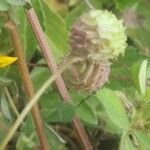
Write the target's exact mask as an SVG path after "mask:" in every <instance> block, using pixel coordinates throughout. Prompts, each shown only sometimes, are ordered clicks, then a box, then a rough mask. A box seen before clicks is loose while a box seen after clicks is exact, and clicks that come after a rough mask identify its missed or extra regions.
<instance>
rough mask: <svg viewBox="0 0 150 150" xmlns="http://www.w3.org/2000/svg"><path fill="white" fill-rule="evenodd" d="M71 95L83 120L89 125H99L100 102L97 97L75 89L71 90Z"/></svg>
mask: <svg viewBox="0 0 150 150" xmlns="http://www.w3.org/2000/svg"><path fill="white" fill-rule="evenodd" d="M71 97H72V101H73V103H74V105H76V106H77V107H76V111H77V114H78V116H79V117H80V118H81V120H83V121H84V123H87V124H88V125H97V124H98V117H97V110H96V105H98V103H99V102H97V99H96V98H95V97H89V95H87V94H85V93H79V92H75V91H72V92H71ZM88 97H89V98H88Z"/></svg>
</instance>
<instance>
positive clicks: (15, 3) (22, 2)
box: [6, 0, 25, 6]
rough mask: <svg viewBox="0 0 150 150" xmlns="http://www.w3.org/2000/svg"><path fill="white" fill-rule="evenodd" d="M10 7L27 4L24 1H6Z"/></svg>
mask: <svg viewBox="0 0 150 150" xmlns="http://www.w3.org/2000/svg"><path fill="white" fill-rule="evenodd" d="M6 1H7V2H8V3H9V4H10V5H16V6H23V5H24V4H25V1H24V0H6Z"/></svg>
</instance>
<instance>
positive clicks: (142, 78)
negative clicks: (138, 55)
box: [139, 60, 148, 95]
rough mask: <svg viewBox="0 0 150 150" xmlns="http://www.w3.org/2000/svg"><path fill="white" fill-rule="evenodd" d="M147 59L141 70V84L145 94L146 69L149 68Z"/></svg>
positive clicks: (142, 91)
mask: <svg viewBox="0 0 150 150" xmlns="http://www.w3.org/2000/svg"><path fill="white" fill-rule="evenodd" d="M147 63H148V61H147V60H144V61H143V62H142V64H141V67H140V71H139V84H140V89H141V93H142V94H143V95H145V89H146V70H147Z"/></svg>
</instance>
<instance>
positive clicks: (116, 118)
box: [96, 88, 130, 129]
mask: <svg viewBox="0 0 150 150" xmlns="http://www.w3.org/2000/svg"><path fill="white" fill-rule="evenodd" d="M96 97H97V98H98V99H99V100H100V102H101V103H102V104H103V106H104V109H105V111H106V113H107V114H108V116H109V118H110V119H111V120H112V121H113V123H114V124H116V125H117V126H118V127H119V128H121V129H127V128H128V127H129V125H130V122H129V120H128V118H127V115H126V113H125V110H124V108H123V106H122V103H121V100H120V99H119V98H118V97H117V96H116V95H115V93H114V92H113V91H112V90H110V89H107V88H104V89H102V90H100V91H98V92H97V93H96Z"/></svg>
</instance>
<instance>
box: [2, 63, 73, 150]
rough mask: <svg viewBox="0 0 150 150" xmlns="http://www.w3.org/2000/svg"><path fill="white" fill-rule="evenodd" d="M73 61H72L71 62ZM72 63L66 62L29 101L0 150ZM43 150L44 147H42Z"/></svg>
mask: <svg viewBox="0 0 150 150" xmlns="http://www.w3.org/2000/svg"><path fill="white" fill-rule="evenodd" d="M71 63H72V62H71ZM69 65H70V62H69V63H68V64H66V65H65V66H62V67H61V69H60V70H59V72H58V71H57V73H55V74H53V75H52V76H51V77H50V78H49V79H48V80H47V81H46V82H45V83H44V84H43V85H42V87H41V88H40V89H39V90H38V92H37V93H36V94H35V95H34V96H33V97H32V99H30V101H29V103H28V104H27V106H26V107H25V108H24V109H23V110H22V112H21V114H20V115H19V117H18V118H17V119H16V121H15V123H14V124H13V126H12V127H11V128H10V129H9V132H8V133H7V135H6V136H5V138H4V139H3V141H2V143H1V144H0V150H4V149H5V147H6V145H7V143H8V142H9V141H10V139H11V138H12V137H13V135H14V133H15V132H16V130H17V129H18V127H19V126H20V124H21V123H22V121H23V119H24V118H25V117H26V115H27V114H28V113H29V111H30V110H31V108H32V107H35V104H36V103H37V101H38V100H39V98H40V97H41V96H42V94H43V93H44V92H45V90H46V89H47V88H48V87H49V86H50V84H51V83H52V82H53V81H55V79H56V78H57V77H58V76H60V73H61V72H62V71H63V70H64V69H66V68H67V67H68V66H69ZM42 150H43V149H42Z"/></svg>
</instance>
